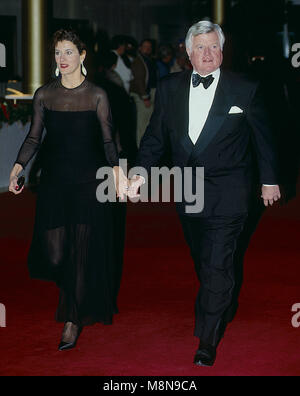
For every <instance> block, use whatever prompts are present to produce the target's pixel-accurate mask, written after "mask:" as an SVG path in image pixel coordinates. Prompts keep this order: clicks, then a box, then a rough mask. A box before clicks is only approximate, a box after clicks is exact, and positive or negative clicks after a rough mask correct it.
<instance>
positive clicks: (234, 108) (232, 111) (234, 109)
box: [228, 106, 244, 114]
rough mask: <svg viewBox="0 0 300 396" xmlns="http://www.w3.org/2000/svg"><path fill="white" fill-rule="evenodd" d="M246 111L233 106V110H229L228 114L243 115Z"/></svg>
mask: <svg viewBox="0 0 300 396" xmlns="http://www.w3.org/2000/svg"><path fill="white" fill-rule="evenodd" d="M243 112H244V111H243V110H242V109H240V108H239V107H237V106H232V107H231V109H230V110H229V113H228V114H239V113H243Z"/></svg>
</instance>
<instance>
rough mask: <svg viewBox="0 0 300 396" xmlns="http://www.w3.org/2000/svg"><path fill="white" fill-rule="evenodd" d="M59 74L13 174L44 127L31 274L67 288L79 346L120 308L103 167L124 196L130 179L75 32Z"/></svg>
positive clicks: (46, 91)
mask: <svg viewBox="0 0 300 396" xmlns="http://www.w3.org/2000/svg"><path fill="white" fill-rule="evenodd" d="M53 44H54V48H55V61H56V64H57V69H56V75H57V77H58V78H57V79H55V80H54V81H52V82H50V83H49V84H46V85H44V86H42V87H41V88H39V89H38V90H37V91H36V92H35V95H34V99H33V117H32V122H31V127H30V130H29V133H28V135H27V137H26V139H25V141H24V143H23V145H22V147H21V149H20V151H19V154H18V157H17V160H16V162H15V165H14V167H13V169H12V172H11V175H10V186H9V190H10V191H11V192H13V193H14V194H19V193H21V192H22V190H23V189H21V190H20V191H17V178H18V175H19V174H20V173H21V172H22V170H23V169H24V168H25V167H26V165H27V164H28V162H29V161H30V159H31V158H32V157H33V155H34V154H35V153H36V152H37V151H38V150H39V148H40V145H41V140H42V135H43V130H44V128H45V129H46V132H47V133H46V137H45V141H44V143H43V144H44V145H45V150H43V159H42V173H41V177H40V186H39V191H38V196H37V204H36V217H35V226H34V233H33V239H32V244H31V247H30V251H29V257H28V265H29V272H30V276H31V277H32V278H37V279H44V280H51V281H54V282H56V284H57V285H58V287H59V288H60V297H59V305H58V308H57V312H56V320H57V321H59V322H63V323H65V326H64V329H63V333H62V338H61V342H60V344H59V349H60V350H64V349H70V348H72V347H74V346H75V344H76V341H77V338H78V336H79V334H80V332H81V330H82V328H83V326H85V325H91V324H94V323H97V322H101V323H104V324H111V323H112V318H113V314H114V313H117V311H118V309H117V304H116V299H117V293H118V288H119V287H118V286H119V285H118V281H117V280H116V279H115V278H116V276H115V274H116V273H118V268H117V265H119V264H117V261H118V258H116V253H118V252H116V251H114V247H116V242H117V241H115V240H114V235H116V234H115V232H114V231H115V230H114V229H113V216H114V209H115V207H114V203H111V202H105V203H100V202H98V201H97V199H96V189H97V187H98V185H99V183H101V180H96V172H97V170H98V169H99V168H101V167H103V166H110V167H111V168H112V171H113V175H114V180H115V185H116V189H117V195H118V196H119V197H121V198H122V197H123V196H124V194H125V192H126V190H127V188H128V187H127V186H128V181H127V178H126V177H125V175H124V173H123V172H122V169H121V168H120V167H119V166H118V164H119V161H118V160H119V159H118V154H117V150H116V147H115V144H114V139H113V129H112V122H111V114H110V107H109V103H108V99H107V96H106V93H105V91H104V90H103V89H101V88H99V87H97V86H95V85H93V84H92V83H90V82H89V81H88V80H87V79H86V78H85V75H86V70H85V67H84V65H83V61H84V59H85V56H86V50H85V46H84V44H83V43H82V42H81V41H80V39H79V37H78V36H77V35H76V34H75V33H74V32H72V31H66V30H60V31H58V32H56V33H55V34H54V39H53Z"/></svg>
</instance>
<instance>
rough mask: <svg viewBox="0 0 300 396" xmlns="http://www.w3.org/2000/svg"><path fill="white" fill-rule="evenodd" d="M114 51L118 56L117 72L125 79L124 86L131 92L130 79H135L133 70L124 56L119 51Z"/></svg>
mask: <svg viewBox="0 0 300 396" xmlns="http://www.w3.org/2000/svg"><path fill="white" fill-rule="evenodd" d="M112 52H114V53H115V54H116V55H117V57H118V61H117V66H116V68H115V72H117V73H118V74H119V76H120V77H121V79H122V81H123V84H124V88H125V89H126V91H127V92H129V88H130V81H131V80H132V79H133V74H132V71H131V70H130V69H129V68H128V67H127V66H126V65H125V63H124V61H123V59H122V57H121V56H120V55H119V54H118V52H117V51H115V50H114V51H112Z"/></svg>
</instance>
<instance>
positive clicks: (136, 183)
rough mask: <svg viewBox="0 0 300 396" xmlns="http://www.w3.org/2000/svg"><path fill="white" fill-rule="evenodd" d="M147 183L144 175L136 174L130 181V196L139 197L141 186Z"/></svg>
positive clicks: (128, 193)
mask: <svg viewBox="0 0 300 396" xmlns="http://www.w3.org/2000/svg"><path fill="white" fill-rule="evenodd" d="M144 183H145V179H144V178H143V177H142V176H137V175H134V176H133V177H132V179H130V181H129V189H128V192H127V195H128V197H129V198H139V197H140V194H138V190H139V188H140V187H141V186H142V185H143V184H144Z"/></svg>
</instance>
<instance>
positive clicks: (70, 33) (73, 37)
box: [52, 29, 86, 55]
mask: <svg viewBox="0 0 300 396" xmlns="http://www.w3.org/2000/svg"><path fill="white" fill-rule="evenodd" d="M60 41H71V43H73V44H74V45H76V47H77V49H78V52H79V54H80V55H81V54H82V52H83V51H86V45H85V44H84V43H83V42H82V41H81V39H80V38H79V36H78V34H77V33H76V32H75V31H74V30H71V29H70V30H66V29H59V30H57V31H56V32H55V33H54V34H53V38H52V49H53V50H54V49H55V47H56V45H57V43H58V42H60Z"/></svg>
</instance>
